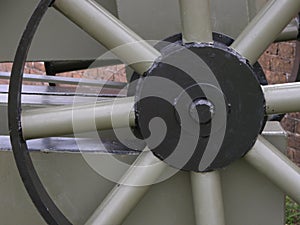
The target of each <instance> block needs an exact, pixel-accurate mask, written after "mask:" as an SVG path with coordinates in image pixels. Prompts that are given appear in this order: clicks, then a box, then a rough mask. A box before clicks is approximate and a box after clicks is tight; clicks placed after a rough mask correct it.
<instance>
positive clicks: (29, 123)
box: [21, 97, 135, 139]
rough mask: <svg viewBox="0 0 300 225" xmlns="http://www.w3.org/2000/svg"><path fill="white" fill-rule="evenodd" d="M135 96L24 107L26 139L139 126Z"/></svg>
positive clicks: (23, 127)
mask: <svg viewBox="0 0 300 225" xmlns="http://www.w3.org/2000/svg"><path fill="white" fill-rule="evenodd" d="M133 105H134V98H133V97H129V98H120V99H116V100H109V101H103V102H98V103H97V102H94V103H87V104H78V105H75V104H74V105H71V106H57V107H46V108H41V109H33V110H23V111H22V118H21V121H22V131H23V137H24V138H25V139H33V138H41V137H52V136H55V137H57V136H60V135H66V134H73V133H74V132H76V133H82V132H87V131H95V130H107V129H112V128H122V127H130V126H135V114H134V111H133Z"/></svg>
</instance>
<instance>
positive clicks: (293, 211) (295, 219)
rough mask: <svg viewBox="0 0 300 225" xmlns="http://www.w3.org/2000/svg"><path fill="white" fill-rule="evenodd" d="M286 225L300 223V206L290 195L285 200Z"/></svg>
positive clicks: (299, 224) (298, 224)
mask: <svg viewBox="0 0 300 225" xmlns="http://www.w3.org/2000/svg"><path fill="white" fill-rule="evenodd" d="M285 218H286V219H285V223H286V225H300V206H299V205H298V204H297V203H296V202H294V201H293V200H292V199H290V198H289V197H286V201H285Z"/></svg>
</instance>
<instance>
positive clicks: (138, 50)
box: [53, 0, 160, 74]
mask: <svg viewBox="0 0 300 225" xmlns="http://www.w3.org/2000/svg"><path fill="white" fill-rule="evenodd" d="M53 6H54V7H55V8H56V9H57V10H58V11H60V12H61V13H62V14H64V15H65V16H66V17H67V18H69V19H70V20H71V21H72V22H74V23H75V24H77V25H78V26H79V27H80V28H81V29H83V30H84V31H85V32H87V33H88V34H89V35H90V36H91V37H93V38H94V39H95V40H97V41H98V42H100V43H101V44H103V46H105V47H106V48H107V49H108V50H111V51H112V53H114V54H115V55H116V56H118V57H119V58H120V59H121V60H123V61H124V62H125V63H126V64H128V65H130V66H131V67H132V68H133V69H134V70H135V71H136V72H137V73H139V74H143V73H144V72H145V71H147V70H148V69H149V68H150V66H151V65H152V63H153V62H154V60H155V59H157V58H158V57H159V56H160V53H159V52H158V51H157V50H156V49H154V48H153V47H152V46H151V45H150V44H148V43H147V42H146V41H144V40H143V39H142V38H141V37H139V36H138V35H137V34H136V33H134V32H133V31H132V30H130V29H129V28H128V27H127V26H126V25H125V24H123V23H122V22H121V21H119V20H118V19H117V18H116V17H115V16H113V15H112V14H111V13H110V12H109V11H107V10H105V8H103V7H102V6H101V5H99V4H97V3H96V2H94V1H92V0H87V1H77V0H57V1H55V2H54V4H53Z"/></svg>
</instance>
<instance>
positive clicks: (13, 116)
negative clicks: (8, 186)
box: [8, 0, 71, 225]
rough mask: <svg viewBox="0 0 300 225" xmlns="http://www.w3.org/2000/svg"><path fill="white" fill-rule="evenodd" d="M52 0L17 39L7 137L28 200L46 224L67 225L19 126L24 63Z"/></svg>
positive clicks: (43, 3) (43, 4) (45, 2)
mask: <svg viewBox="0 0 300 225" xmlns="http://www.w3.org/2000/svg"><path fill="white" fill-rule="evenodd" d="M52 2H53V0H41V1H40V3H39V4H38V6H37V7H36V9H35V11H34V13H33V14H32V16H31V18H30V20H29V22H28V23H27V26H26V29H25V31H24V33H23V35H22V38H21V40H20V42H19V46H18V49H17V52H16V55H15V59H14V64H13V68H12V73H11V79H10V84H9V97H8V118H9V130H10V139H11V144H12V148H13V153H14V157H15V161H16V164H17V167H18V170H19V173H20V176H21V178H22V180H23V183H24V185H25V187H26V190H27V192H28V194H29V195H30V198H31V200H32V201H33V203H34V205H35V206H36V208H37V209H38V211H39V213H40V214H41V215H42V217H43V218H44V219H45V221H46V222H47V224H51V225H52V224H59V225H65V224H66V225H67V224H71V222H70V221H69V220H68V219H67V218H66V217H65V216H64V215H63V213H62V212H61V211H60V210H59V209H58V208H57V206H56V205H55V203H54V202H53V201H52V199H51V198H50V196H49V195H48V193H47V191H46V190H45V188H44V186H43V184H42V182H41V180H40V179H39V176H38V174H37V172H36V171H35V168H34V165H33V163H32V160H31V157H30V155H29V151H28V147H27V144H26V141H24V139H23V136H22V127H21V90H22V80H23V71H24V65H25V61H26V58H27V54H28V51H29V48H30V45H31V42H32V39H33V37H34V34H35V32H36V30H37V27H38V25H39V23H40V21H41V19H42V18H43V16H44V14H45V13H46V11H47V9H48V7H49V6H50V5H51V3H52Z"/></svg>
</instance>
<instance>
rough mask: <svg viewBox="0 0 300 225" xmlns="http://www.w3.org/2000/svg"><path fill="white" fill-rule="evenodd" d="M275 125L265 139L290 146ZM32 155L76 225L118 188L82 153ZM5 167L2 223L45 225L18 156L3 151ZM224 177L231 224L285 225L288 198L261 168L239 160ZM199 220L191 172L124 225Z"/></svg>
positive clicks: (101, 159)
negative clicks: (20, 171)
mask: <svg viewBox="0 0 300 225" xmlns="http://www.w3.org/2000/svg"><path fill="white" fill-rule="evenodd" d="M272 124H273V125H272V126H267V127H266V129H272V130H271V131H268V130H265V131H264V133H265V135H266V136H265V137H266V138H268V140H270V141H272V140H271V139H272V138H273V137H274V136H276V139H277V140H281V141H280V143H276V147H278V148H279V147H280V146H281V147H282V146H285V145H284V140H285V138H284V136H282V134H283V131H282V129H281V128H280V127H279V125H278V123H275V124H274V123H272ZM274 125H275V126H274ZM274 128H275V131H274ZM278 137H283V139H280V138H279V139H278ZM278 144H279V145H278ZM53 148H54V149H55V146H53ZM87 148H88V146H87ZM41 149H42V150H43V148H42V147H41ZM7 150H8V149H7ZM66 150H67V149H66ZM90 154H91V156H92V157H93V158H94V159H95V160H96V161H97V162H98V164H99V165H101V164H103V163H105V162H106V161H107V160H108V157H109V156H108V155H107V154H106V153H102V154H94V153H90ZM31 155H32V157H33V161H34V165H35V167H36V169H37V171H38V173H39V175H40V177H41V179H42V182H43V183H44V185H45V186H46V187H47V190H48V191H49V193H50V196H51V197H52V198H54V201H55V202H56V203H57V204H58V206H59V207H60V209H61V210H62V211H63V212H64V213H65V214H66V216H67V217H68V218H69V219H70V220H71V221H72V222H73V223H74V224H76V225H81V224H84V223H85V222H86V221H87V219H88V218H89V217H90V216H91V215H92V213H93V212H94V210H95V209H96V208H97V207H98V206H99V205H100V204H101V202H102V201H103V200H104V199H105V197H106V196H107V194H108V193H109V192H110V191H111V189H112V188H113V186H114V185H115V184H114V183H113V182H111V181H109V180H107V179H105V178H103V177H102V176H101V175H99V174H97V173H96V172H95V171H94V170H93V169H92V168H90V167H89V166H88V164H87V163H86V161H85V160H84V159H83V157H82V155H81V154H80V153H73V154H71V153H62V152H51V150H50V151H49V149H48V150H47V151H45V152H44V153H43V152H32V153H31ZM115 157H119V159H120V160H122V161H126V162H128V163H130V162H132V161H134V160H135V158H136V156H135V155H120V156H117V155H115ZM0 165H1V170H0V182H1V192H0V198H1V201H2V202H3V204H0V217H1V221H2V222H3V221H5V224H7V225H15V224H22V225H42V224H45V223H44V222H43V220H42V218H41V217H40V215H39V214H38V213H37V211H36V209H35V208H34V206H33V204H32V202H31V200H30V199H29V197H28V195H27V193H26V191H25V189H24V186H23V184H22V181H21V179H20V177H19V175H18V172H17V169H16V167H15V163H14V159H13V156H12V152H10V151H3V150H2V151H0ZM115 170H117V168H116V169H115ZM119 173H120V174H122V173H123V171H119ZM220 175H221V181H222V194H223V199H224V210H225V217H226V224H229V225H241V224H243V225H253V224H272V225H283V224H284V194H283V193H282V192H281V191H280V190H279V189H278V188H277V187H276V186H274V185H273V184H272V183H271V182H270V181H269V180H268V179H266V177H265V176H263V175H261V174H260V173H259V172H258V171H257V170H256V169H253V168H252V167H251V166H249V164H248V163H246V162H244V160H239V161H238V162H236V163H233V164H232V165H230V166H229V167H227V168H224V169H222V170H221V171H220ZM114 213H115V215H116V216H117V215H118V213H119V211H115V210H114ZM194 218H195V215H194V209H193V198H192V192H191V183H190V173H187V172H178V173H177V174H176V175H174V176H172V177H171V178H169V179H167V180H165V181H164V182H161V183H158V184H155V185H152V186H151V187H150V188H149V191H148V192H147V193H146V194H145V196H144V197H143V198H142V199H141V201H140V202H139V203H138V204H137V206H136V207H135V208H134V209H133V211H132V212H131V213H130V214H129V215H128V217H127V218H126V219H125V221H124V223H123V225H141V224H143V225H153V224H157V225H182V224H189V225H194V224H196V222H195V219H194Z"/></svg>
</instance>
